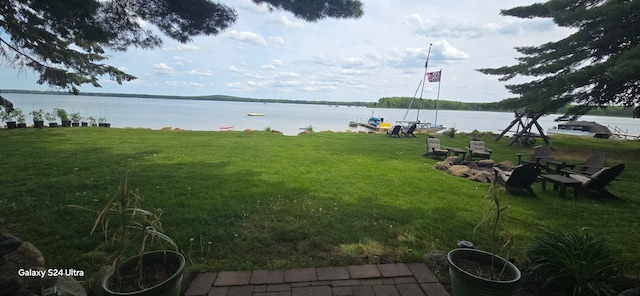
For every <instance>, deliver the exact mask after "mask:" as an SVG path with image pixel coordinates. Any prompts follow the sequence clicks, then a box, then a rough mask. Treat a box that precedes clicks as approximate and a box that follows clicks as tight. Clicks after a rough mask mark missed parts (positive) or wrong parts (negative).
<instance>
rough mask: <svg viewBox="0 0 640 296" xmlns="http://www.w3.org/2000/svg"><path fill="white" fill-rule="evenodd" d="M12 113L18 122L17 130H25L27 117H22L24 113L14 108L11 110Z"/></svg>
mask: <svg viewBox="0 0 640 296" xmlns="http://www.w3.org/2000/svg"><path fill="white" fill-rule="evenodd" d="M13 113H14V114H13V116H15V118H16V121H17V122H18V128H26V127H27V117H26V116H24V112H22V109H19V108H16V109H14V110H13Z"/></svg>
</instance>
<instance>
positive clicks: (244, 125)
mask: <svg viewBox="0 0 640 296" xmlns="http://www.w3.org/2000/svg"><path fill="white" fill-rule="evenodd" d="M3 96H5V97H6V98H7V99H9V100H11V101H12V102H13V103H14V106H15V107H17V108H20V109H22V110H23V111H24V112H25V113H29V112H31V111H32V110H36V109H43V110H45V111H51V110H53V108H64V109H65V110H66V111H67V112H69V113H71V112H79V113H81V114H82V115H83V116H85V117H89V116H93V117H95V118H99V117H106V118H107V120H108V121H109V122H110V123H111V126H112V127H144V128H152V129H161V128H164V127H173V128H181V129H189V130H210V131H217V130H220V127H228V126H233V129H234V130H245V129H254V130H265V129H267V128H269V129H272V130H279V131H282V132H283V133H284V134H286V135H296V134H298V133H299V132H300V131H301V130H303V129H306V128H309V127H311V128H313V130H315V131H321V130H331V131H346V130H348V129H350V128H349V126H348V123H349V122H350V121H358V122H366V121H367V119H368V118H369V117H370V116H371V115H375V116H379V117H382V118H384V120H385V121H386V122H391V123H392V124H393V123H394V122H395V121H396V120H403V119H406V120H415V119H416V118H417V119H418V120H420V121H422V122H430V123H432V124H434V119H435V117H436V112H435V110H420V112H419V113H418V111H417V110H411V111H409V112H408V113H407V110H406V109H384V108H380V109H370V108H364V107H346V106H340V107H337V106H334V105H306V104H276V103H254V102H221V101H197V100H172V99H144V98H120V97H93V96H73V95H35V94H3ZM247 113H264V114H265V115H266V116H247ZM405 114H406V118H405ZM558 116H559V115H549V116H545V117H542V118H540V119H539V120H538V122H539V123H540V125H541V126H542V127H543V128H544V129H545V131H546V130H547V129H549V128H552V127H553V126H555V125H556V124H557V123H556V122H554V121H553V120H554V119H555V118H557V117H558ZM514 119H515V117H514V114H513V113H512V112H511V113H510V112H477V111H450V110H440V111H439V112H438V114H437V122H435V124H438V125H439V124H442V125H444V126H447V127H454V128H456V129H457V130H459V131H461V132H471V131H473V130H478V131H491V132H494V133H499V132H500V131H501V130H503V129H505V128H506V127H507V126H509V124H510V123H511V121H513V120H514ZM28 120H30V118H28ZM581 120H586V121H596V122H598V123H600V124H603V125H608V126H611V127H613V126H617V127H619V128H622V129H623V130H626V131H628V133H630V134H634V135H638V134H640V120H638V119H632V118H620V117H602V116H583V117H582V118H581ZM352 130H353V129H352ZM534 130H535V129H534Z"/></svg>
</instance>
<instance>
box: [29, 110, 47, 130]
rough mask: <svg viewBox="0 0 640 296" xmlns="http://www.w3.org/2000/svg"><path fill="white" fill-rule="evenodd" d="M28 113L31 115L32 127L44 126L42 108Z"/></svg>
mask: <svg viewBox="0 0 640 296" xmlns="http://www.w3.org/2000/svg"><path fill="white" fill-rule="evenodd" d="M29 114H31V117H33V127H35V128H42V127H44V110H42V109H38V110H33V111H31V112H30V113H29Z"/></svg>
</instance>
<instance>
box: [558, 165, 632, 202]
mask: <svg viewBox="0 0 640 296" xmlns="http://www.w3.org/2000/svg"><path fill="white" fill-rule="evenodd" d="M622 171H624V163H622V164H619V165H615V166H613V167H610V168H603V169H600V170H599V171H598V172H596V173H595V174H592V175H590V176H588V175H583V174H569V178H572V179H574V180H576V181H580V182H582V187H581V188H580V190H581V191H583V192H585V193H595V194H597V196H596V197H597V198H600V199H618V197H617V196H615V195H613V194H612V193H611V192H609V191H608V190H607V189H605V187H606V186H607V185H608V184H609V183H611V181H613V180H615V178H616V177H618V175H620V174H621V173H622Z"/></svg>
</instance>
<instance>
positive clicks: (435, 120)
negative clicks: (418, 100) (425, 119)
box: [433, 68, 442, 127]
mask: <svg viewBox="0 0 640 296" xmlns="http://www.w3.org/2000/svg"><path fill="white" fill-rule="evenodd" d="M441 81H442V68H440V79H438V96H437V97H436V117H435V119H434V120H433V127H438V101H439V100H440V83H441Z"/></svg>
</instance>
